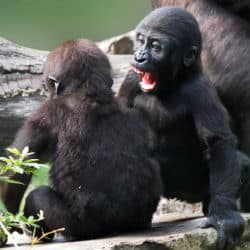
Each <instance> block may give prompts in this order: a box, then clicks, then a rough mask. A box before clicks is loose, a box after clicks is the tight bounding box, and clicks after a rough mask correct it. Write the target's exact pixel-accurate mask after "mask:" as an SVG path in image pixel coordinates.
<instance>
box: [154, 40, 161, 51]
mask: <svg viewBox="0 0 250 250" xmlns="http://www.w3.org/2000/svg"><path fill="white" fill-rule="evenodd" d="M152 49H153V50H154V51H156V52H158V51H160V50H161V44H160V42H159V41H153V42H152Z"/></svg>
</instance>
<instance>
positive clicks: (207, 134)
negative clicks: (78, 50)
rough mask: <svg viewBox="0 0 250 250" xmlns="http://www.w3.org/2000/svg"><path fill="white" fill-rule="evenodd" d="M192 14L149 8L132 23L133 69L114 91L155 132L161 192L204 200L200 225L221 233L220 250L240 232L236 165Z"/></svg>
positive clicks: (233, 142)
mask: <svg viewBox="0 0 250 250" xmlns="http://www.w3.org/2000/svg"><path fill="white" fill-rule="evenodd" d="M201 49H202V40H201V33H200V30H199V26H198V24H197V22H196V20H195V18H194V17H193V16H192V15H191V14H189V13H188V12H186V11H184V10H182V9H179V8H174V7H169V8H168V7H165V8H159V9H157V10H154V11H153V12H152V13H150V14H149V15H148V16H146V17H145V18H144V19H143V20H142V21H141V22H140V23H139V25H138V26H137V28H136V40H135V53H134V58H133V61H132V65H133V67H134V69H135V71H136V72H137V73H134V72H130V73H129V75H128V76H127V78H126V79H125V81H124V83H123V85H122V86H121V89H120V91H119V97H120V98H121V100H123V101H125V103H126V104H127V105H128V106H131V107H135V108H137V109H139V110H142V112H143V113H145V114H147V115H148V118H149V120H150V122H151V126H152V128H154V131H155V132H156V137H157V149H156V151H155V152H156V157H157V159H158V160H159V162H160V165H161V173H162V178H163V184H164V195H165V197H167V198H171V197H176V198H178V199H182V200H186V201H188V202H199V201H201V202H202V203H203V211H204V213H205V214H206V215H207V216H208V218H207V222H206V223H205V224H204V226H205V227H206V226H213V227H215V228H216V229H217V231H218V246H219V248H220V249H225V248H228V249H231V247H233V246H234V245H235V244H236V243H237V242H238V240H239V239H240V236H241V234H242V232H243V228H244V221H243V219H242V218H241V216H240V214H239V212H238V211H237V207H236V192H237V189H238V185H239V177H240V167H239V158H238V155H237V150H236V139H235V137H234V135H233V134H232V131H231V130H230V127H229V118H228V114H227V112H226V110H225V108H224V107H223V105H222V104H221V102H220V100H219V97H218V95H217V93H216V91H215V89H214V88H213V87H212V86H211V83H210V81H209V79H208V78H207V76H206V75H205V74H204V73H203V71H202V63H201V57H200V54H201Z"/></svg>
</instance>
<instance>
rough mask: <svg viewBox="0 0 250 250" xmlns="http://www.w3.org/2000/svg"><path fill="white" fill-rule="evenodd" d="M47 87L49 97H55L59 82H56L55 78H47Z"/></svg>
mask: <svg viewBox="0 0 250 250" xmlns="http://www.w3.org/2000/svg"><path fill="white" fill-rule="evenodd" d="M47 86H48V89H49V92H50V95H51V97H54V96H57V94H58V87H59V82H58V81H57V79H56V78H55V77H53V76H49V77H48V80H47Z"/></svg>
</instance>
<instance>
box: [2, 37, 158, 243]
mask: <svg viewBox="0 0 250 250" xmlns="http://www.w3.org/2000/svg"><path fill="white" fill-rule="evenodd" d="M44 76H45V79H46V82H47V85H48V88H49V90H50V93H51V97H50V99H49V100H47V101H46V102H45V103H43V104H42V106H41V107H40V108H39V109H38V110H37V111H35V112H34V113H33V114H32V115H31V116H30V118H29V119H28V120H27V121H26V122H25V124H24V125H23V127H22V128H21V129H20V131H19V132H18V134H17V136H16V138H15V141H14V143H13V145H12V146H13V147H17V148H18V149H22V148H23V147H24V146H29V148H30V151H32V152H35V155H36V157H40V156H41V155H42V154H43V153H48V154H49V156H50V159H51V162H52V168H51V171H50V181H51V185H52V187H48V186H42V187H38V188H37V189H35V190H34V191H32V192H31V193H30V194H29V196H28V197H27V199H26V205H25V209H24V211H25V215H26V216H30V215H34V216H35V215H36V214H37V213H38V212H39V210H43V211H44V217H45V219H44V220H43V221H41V227H42V228H43V230H44V231H45V232H46V231H52V230H55V229H58V228H61V227H64V228H65V231H64V234H65V236H66V237H67V238H70V239H71V238H73V239H90V238H96V237H101V236H104V235H107V234H111V233H120V232H127V231H133V230H139V229H146V228H149V227H150V225H151V219H152V215H153V213H154V211H155V209H156V207H157V204H158V201H159V198H160V194H161V178H160V168H159V165H158V163H157V162H156V161H155V160H154V159H153V158H152V156H151V155H152V151H153V150H154V135H153V133H152V130H151V129H150V127H149V125H148V124H147V122H146V120H145V119H144V117H143V116H142V115H141V114H140V113H139V112H137V111H136V110H129V109H127V108H125V107H122V106H121V105H119V104H118V102H117V101H116V100H115V98H114V96H113V92H112V90H111V86H112V83H113V80H112V77H111V66H110V63H109V61H108V58H107V57H106V56H105V55H104V54H103V52H101V50H100V49H99V48H98V47H97V46H96V45H95V44H94V43H92V42H90V41H88V40H72V41H68V42H65V43H63V44H62V45H60V46H59V47H58V48H56V49H55V50H54V51H52V52H51V53H50V54H49V56H48V59H47V63H46V65H45V69H44ZM26 178H27V179H26V184H27V180H28V177H26ZM23 191H24V190H22V192H23ZM20 194H21V195H20ZM12 195H13V196H14V197H13V196H12ZM18 195H19V196H18ZM4 197H7V198H9V197H12V199H14V198H17V199H18V200H17V201H15V203H11V202H10V199H6V202H7V204H6V205H7V207H8V208H10V209H12V210H14V209H16V208H17V205H18V203H19V201H20V198H21V197H22V193H21V191H20V190H19V186H16V185H9V184H8V185H7V186H6V187H5V196H4ZM9 202H10V203H9ZM36 234H37V235H38V236H39V235H40V234H41V230H37V231H36ZM51 238H53V236H52V237H51Z"/></svg>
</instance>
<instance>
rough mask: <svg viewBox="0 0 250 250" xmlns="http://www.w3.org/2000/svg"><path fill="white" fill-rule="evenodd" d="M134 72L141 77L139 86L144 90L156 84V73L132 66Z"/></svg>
mask: <svg viewBox="0 0 250 250" xmlns="http://www.w3.org/2000/svg"><path fill="white" fill-rule="evenodd" d="M134 70H135V72H136V73H138V74H139V76H140V78H141V82H140V86H141V88H142V90H143V91H144V92H150V91H152V90H153V89H154V88H155V86H156V75H155V74H153V73H149V72H143V71H141V70H139V69H138V68H134Z"/></svg>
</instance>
